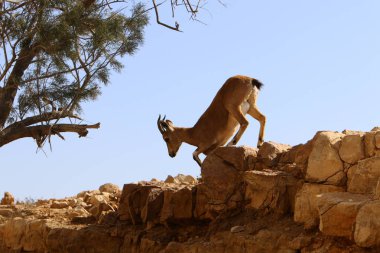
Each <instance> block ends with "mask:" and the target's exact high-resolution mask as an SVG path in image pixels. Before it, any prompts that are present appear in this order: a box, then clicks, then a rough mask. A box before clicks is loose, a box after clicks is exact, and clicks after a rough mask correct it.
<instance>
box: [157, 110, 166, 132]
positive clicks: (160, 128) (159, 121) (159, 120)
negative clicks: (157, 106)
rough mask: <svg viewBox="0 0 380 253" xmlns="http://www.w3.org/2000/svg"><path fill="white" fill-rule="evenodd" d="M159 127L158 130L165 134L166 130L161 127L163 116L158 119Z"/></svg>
mask: <svg viewBox="0 0 380 253" xmlns="http://www.w3.org/2000/svg"><path fill="white" fill-rule="evenodd" d="M164 119H165V117H164ZM157 126H158V130H160V133H161V134H163V133H164V132H165V130H164V128H163V127H162V125H161V114H160V115H159V117H158V120H157Z"/></svg>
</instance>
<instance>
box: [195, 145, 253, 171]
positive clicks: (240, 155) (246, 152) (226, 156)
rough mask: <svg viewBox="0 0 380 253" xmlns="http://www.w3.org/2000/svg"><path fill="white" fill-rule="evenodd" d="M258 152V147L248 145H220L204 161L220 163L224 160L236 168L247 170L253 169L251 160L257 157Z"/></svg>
mask: <svg viewBox="0 0 380 253" xmlns="http://www.w3.org/2000/svg"><path fill="white" fill-rule="evenodd" d="M257 152H258V149H257V148H252V147H248V146H240V147H235V146H231V147H219V148H217V149H215V150H214V151H213V152H212V153H211V154H209V155H208V156H207V157H206V159H205V161H204V162H207V164H212V163H213V161H215V162H218V163H220V162H223V163H227V164H229V165H231V166H232V167H234V168H235V170H238V171H246V170H250V169H252V167H251V166H252V164H251V163H250V162H251V160H252V158H256V157H257ZM203 167H204V166H203V164H202V168H203ZM202 175H203V174H202Z"/></svg>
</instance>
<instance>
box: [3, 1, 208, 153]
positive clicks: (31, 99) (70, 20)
mask: <svg viewBox="0 0 380 253" xmlns="http://www.w3.org/2000/svg"><path fill="white" fill-rule="evenodd" d="M197 1H198V2H196V4H192V3H190V1H189V0H171V1H170V6H171V9H172V16H173V17H174V10H175V8H177V7H182V8H185V9H186V10H187V12H188V13H190V15H191V16H190V17H191V18H192V19H195V17H196V14H197V11H198V8H199V7H200V1H201V0H197ZM163 3H164V2H161V3H159V4H157V3H156V1H155V0H152V5H153V6H152V7H151V8H146V7H145V6H144V5H143V4H142V3H141V2H138V1H137V2H136V3H135V2H133V1H128V0H60V1H51V0H0V147H1V146H3V145H6V144H8V143H10V142H12V141H15V140H18V139H20V138H25V137H31V138H34V140H35V141H36V143H37V146H38V147H42V146H43V145H44V144H45V143H46V142H49V143H50V137H51V136H52V135H57V136H59V137H60V138H61V139H64V137H63V135H62V133H63V132H74V133H77V134H78V135H79V137H84V136H86V135H87V134H88V129H94V128H99V127H100V123H97V124H92V125H87V124H82V120H81V118H80V116H79V115H80V112H81V104H82V103H83V102H85V101H91V100H95V99H96V98H97V97H98V96H99V95H100V93H101V87H102V86H103V85H107V84H108V83H109V77H110V72H111V71H120V70H121V69H122V67H123V66H122V64H121V62H120V58H121V57H123V56H125V55H131V54H133V53H134V52H135V51H136V49H137V48H138V47H139V46H140V45H141V43H142V42H143V30H144V28H145V26H146V25H147V24H148V11H149V10H154V13H155V15H156V21H157V23H158V24H160V25H163V26H165V27H167V28H170V29H173V30H177V31H180V30H179V25H178V23H177V22H176V23H175V26H172V25H168V24H166V23H164V22H161V21H160V18H159V11H158V6H160V5H161V4H163ZM126 8H128V9H129V11H126V10H125V9H126Z"/></svg>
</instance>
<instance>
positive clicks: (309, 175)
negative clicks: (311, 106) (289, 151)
mask: <svg viewBox="0 0 380 253" xmlns="http://www.w3.org/2000/svg"><path fill="white" fill-rule="evenodd" d="M343 136H344V135H343V134H341V133H338V132H319V133H317V134H316V136H315V137H314V144H313V149H312V151H311V153H310V156H309V161H308V166H307V170H306V180H307V181H309V182H317V183H324V184H330V185H337V186H340V185H344V183H345V178H346V174H345V173H344V168H343V162H342V161H341V159H340V157H339V154H338V151H337V150H338V149H339V145H340V142H341V139H342V137H343Z"/></svg>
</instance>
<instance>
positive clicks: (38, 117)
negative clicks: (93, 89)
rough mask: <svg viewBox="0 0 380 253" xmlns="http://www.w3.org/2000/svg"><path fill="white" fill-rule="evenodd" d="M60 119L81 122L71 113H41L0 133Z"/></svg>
mask: <svg viewBox="0 0 380 253" xmlns="http://www.w3.org/2000/svg"><path fill="white" fill-rule="evenodd" d="M61 118H74V119H79V120H81V118H80V117H79V116H78V115H76V114H71V113H68V112H66V113H64V112H62V111H53V112H50V113H43V114H41V115H36V116H32V117H28V118H26V119H24V120H21V121H18V122H15V123H13V124H11V125H9V126H8V127H6V128H5V129H4V130H3V131H2V132H0V133H3V134H4V133H5V134H6V133H7V132H10V131H12V129H14V128H17V127H22V126H24V127H26V126H30V125H34V124H37V123H41V122H44V121H45V122H47V121H50V120H54V119H61Z"/></svg>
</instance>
